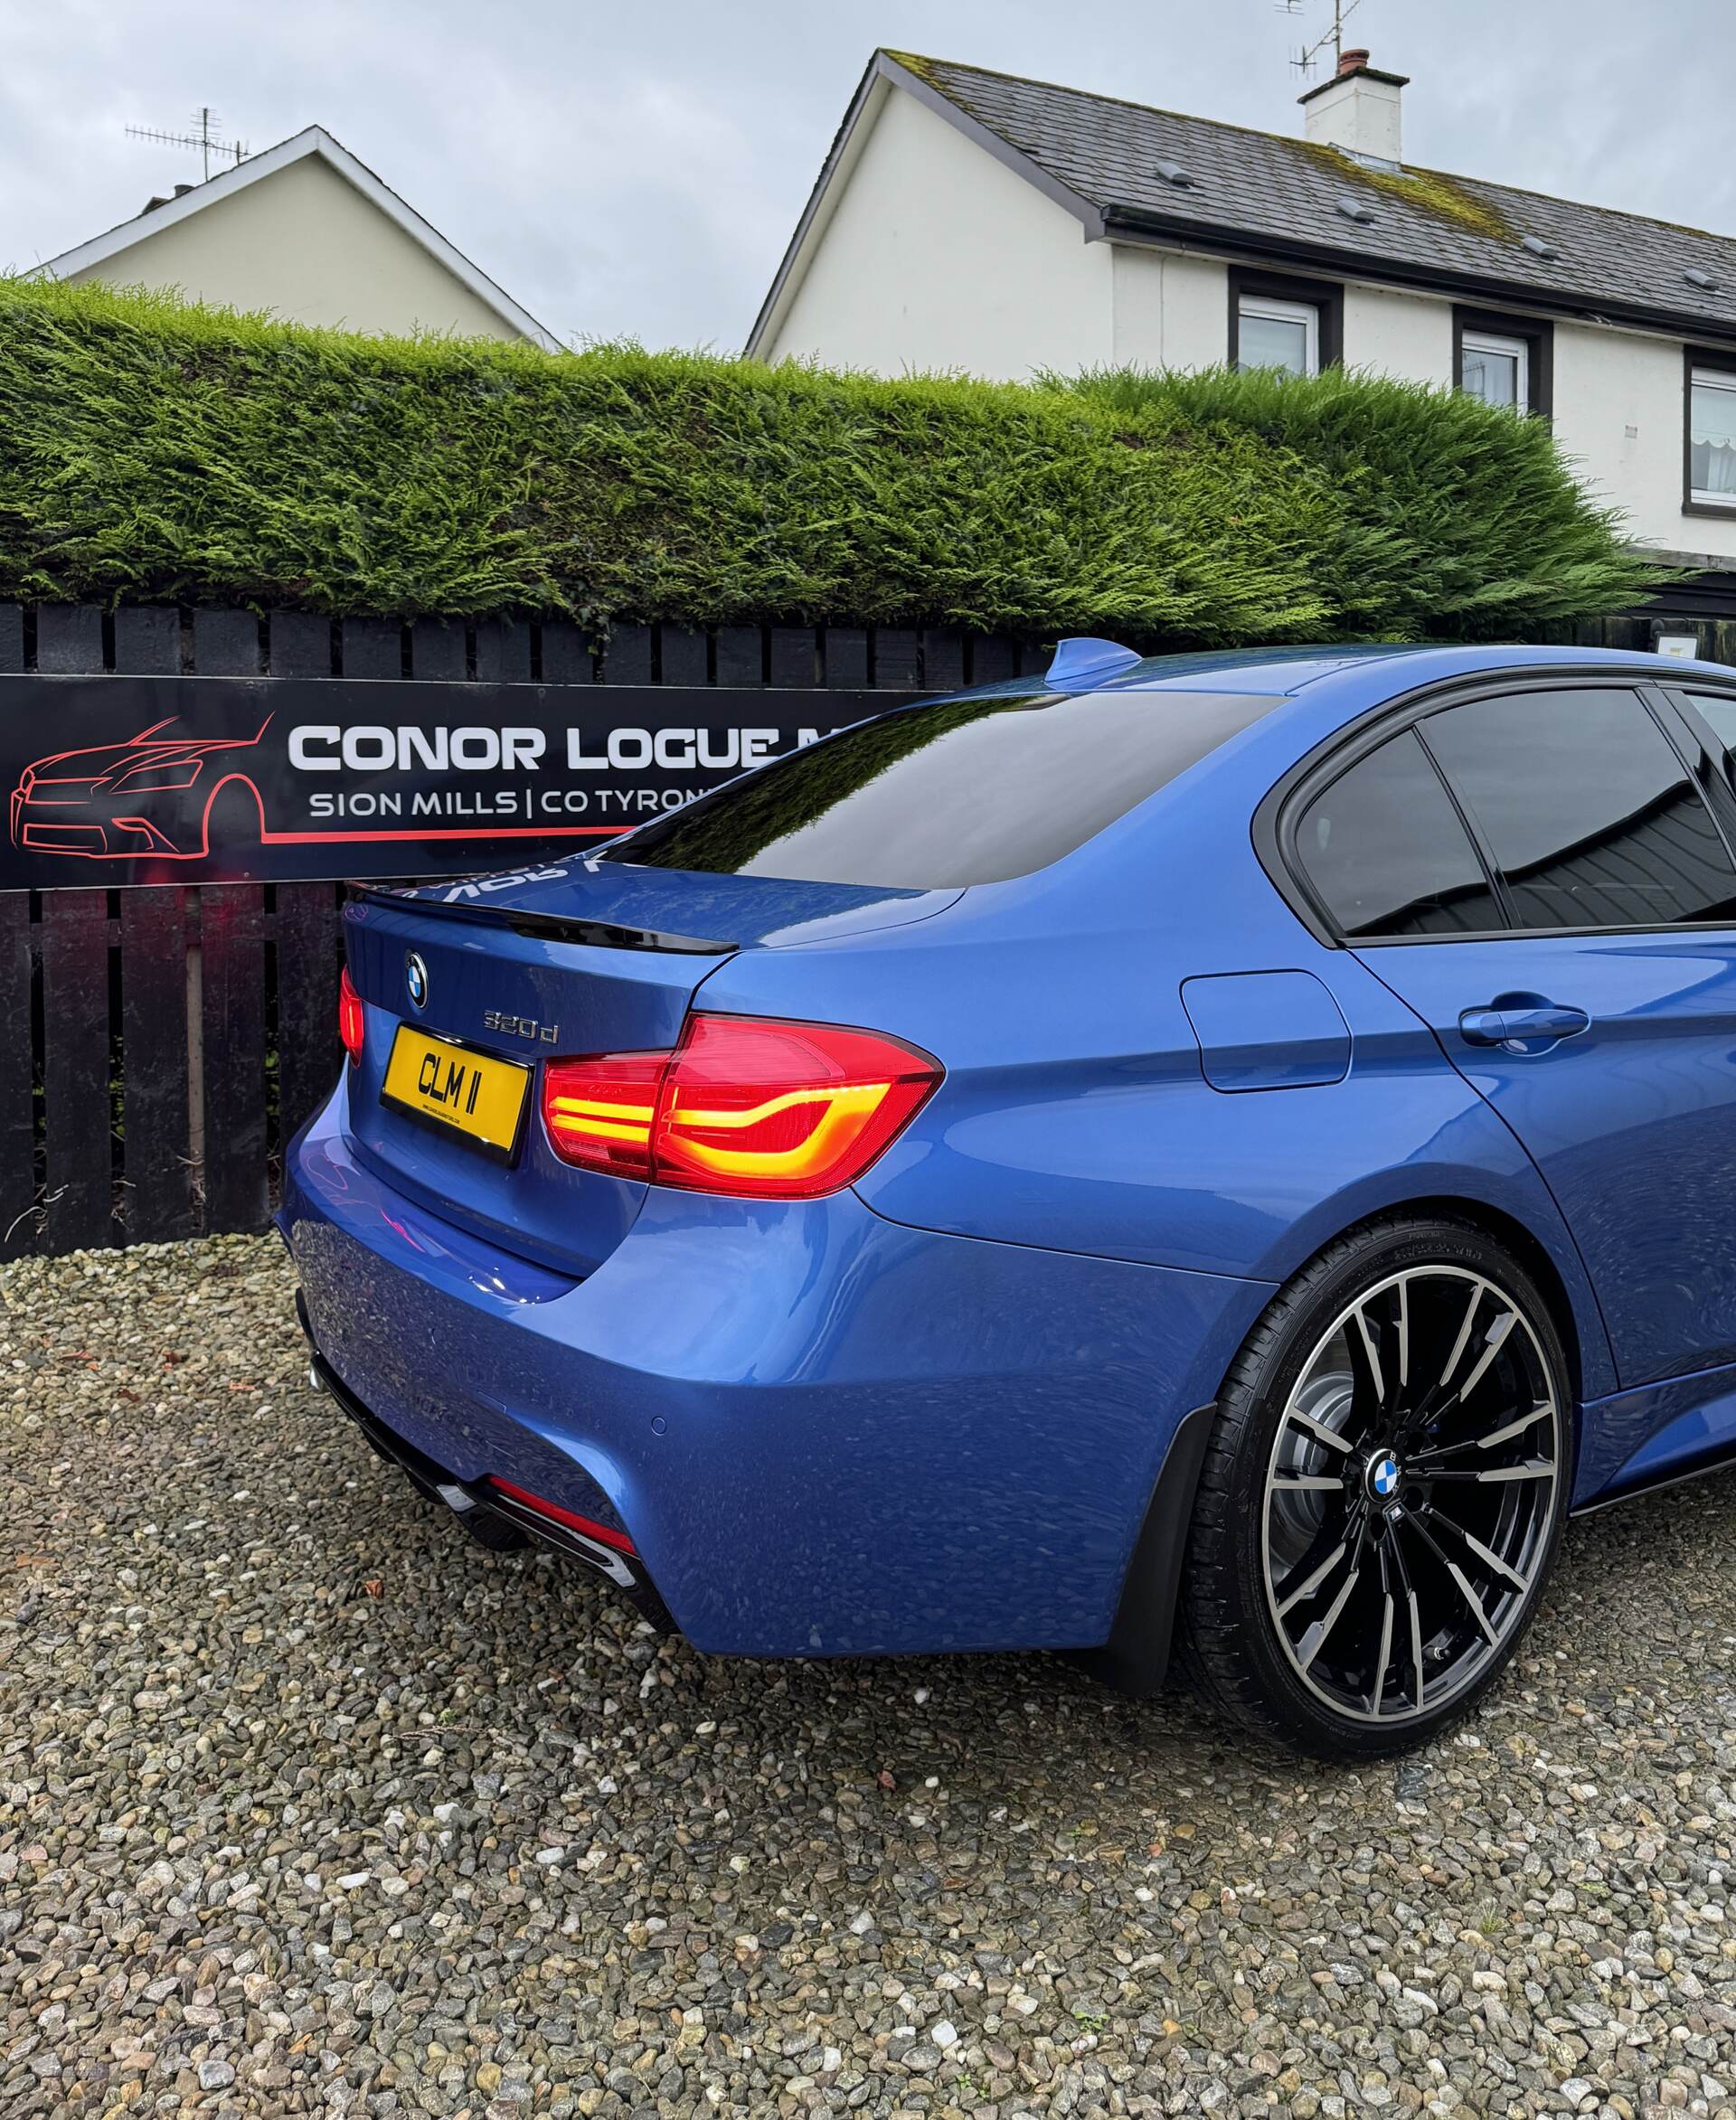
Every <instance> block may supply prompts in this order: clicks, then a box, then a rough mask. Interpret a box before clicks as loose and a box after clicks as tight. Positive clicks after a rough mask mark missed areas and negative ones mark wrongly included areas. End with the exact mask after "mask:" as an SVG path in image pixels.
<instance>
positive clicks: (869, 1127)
mask: <svg viewBox="0 0 1736 2120" xmlns="http://www.w3.org/2000/svg"><path fill="white" fill-rule="evenodd" d="M940 1074H941V1069H940V1065H939V1061H937V1060H934V1059H933V1058H932V1057H931V1056H930V1055H929V1054H928V1053H926V1052H922V1051H919V1050H918V1049H917V1048H916V1047H915V1046H911V1045H906V1044H904V1043H902V1042H901V1041H900V1040H898V1039H896V1038H887V1037H884V1036H882V1034H881V1033H880V1032H874V1031H856V1030H848V1029H843V1028H840V1027H839V1026H837V1025H835V1024H831V1023H790V1022H773V1021H770V1020H769V1019H766V1018H761V1017H756V1016H708V1015H696V1016H692V1017H690V1018H689V1019H688V1022H687V1027H686V1030H685V1031H684V1033H683V1035H682V1041H681V1043H680V1045H679V1046H678V1047H677V1048H676V1050H675V1051H674V1052H673V1053H615V1054H610V1055H608V1056H605V1057H601V1058H598V1059H594V1060H551V1061H549V1062H548V1063H547V1064H546V1066H545V1067H544V1069H543V1073H542V1117H543V1123H544V1125H545V1126H546V1127H547V1129H548V1135H549V1140H550V1142H551V1144H552V1146H553V1148H554V1152H555V1154H557V1155H559V1156H561V1157H562V1158H563V1159H564V1160H565V1161H566V1162H568V1163H572V1164H580V1165H582V1166H583V1167H585V1168H588V1169H591V1170H601V1171H609V1172H610V1173H613V1174H614V1175H616V1176H618V1177H635V1178H646V1179H649V1180H651V1181H652V1182H654V1183H656V1184H659V1185H674V1186H679V1187H681V1188H683V1189H684V1190H686V1191H688V1192H727V1193H738V1194H741V1195H744V1196H746V1197H749V1198H752V1199H760V1200H765V1199H772V1200H812V1199H817V1198H818V1197H819V1196H820V1195H821V1194H823V1193H826V1192H837V1191H838V1190H839V1189H840V1188H841V1187H843V1186H844V1185H848V1184H852V1183H854V1181H855V1180H856V1179H857V1178H859V1177H860V1176H861V1175H862V1173H863V1172H864V1171H865V1170H866V1169H867V1168H868V1166H869V1165H870V1164H872V1163H873V1161H874V1160H875V1158H876V1157H877V1156H879V1155H880V1154H882V1151H883V1150H885V1149H886V1148H887V1147H888V1146H889V1145H891V1143H892V1141H893V1140H894V1139H895V1138H896V1136H897V1135H899V1134H900V1133H901V1131H902V1130H903V1128H904V1127H905V1126H907V1125H908V1124H909V1123H910V1120H911V1118H913V1117H915V1115H916V1113H917V1111H918V1110H919V1109H920V1107H921V1106H922V1105H923V1104H924V1103H925V1102H926V1100H927V1099H928V1098H929V1096H930V1095H931V1093H932V1092H933V1090H934V1088H935V1086H936V1085H937V1083H939V1079H940Z"/></svg>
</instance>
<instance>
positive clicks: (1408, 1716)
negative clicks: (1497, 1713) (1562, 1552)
mask: <svg viewBox="0 0 1736 2120" xmlns="http://www.w3.org/2000/svg"><path fill="white" fill-rule="evenodd" d="M1560 1476H1561V1409H1560V1408H1559V1406H1558V1405H1557V1403H1556V1395H1555V1392H1554V1390H1553V1389H1552V1383H1551V1378H1550V1370H1549V1365H1548V1363H1547V1362H1545V1360H1544V1358H1543V1349H1542V1346H1541V1343H1540V1342H1539V1338H1538V1334H1537V1333H1536V1331H1535V1330H1534V1328H1533V1324H1532V1323H1531V1321H1530V1319H1529V1318H1528V1317H1527V1316H1526V1315H1525V1314H1524V1309H1523V1308H1522V1307H1521V1305H1519V1303H1518V1302H1517V1301H1516V1300H1515V1299H1514V1297H1513V1296H1510V1295H1509V1294H1507V1293H1506V1291H1505V1289H1503V1288H1501V1287H1499V1286H1497V1285H1496V1284H1495V1282H1494V1281H1492V1280H1490V1279H1489V1278H1487V1277H1486V1276H1484V1275H1480V1274H1477V1273H1474V1272H1472V1271H1470V1270H1469V1269H1468V1268H1466V1267H1454V1266H1448V1265H1445V1264H1439V1265H1428V1266H1420V1267H1411V1268H1408V1269H1406V1270H1405V1271H1403V1272H1401V1273H1396V1274H1392V1275H1390V1276H1388V1277H1386V1278H1384V1279H1382V1280H1380V1281H1378V1282H1376V1283H1374V1284H1373V1286H1371V1287H1369V1288H1368V1289H1367V1290H1365V1291H1364V1292H1363V1294H1361V1295H1360V1296H1357V1297H1356V1298H1355V1300H1354V1302H1352V1303H1351V1304H1349V1305H1347V1306H1346V1307H1345V1308H1344V1310H1343V1311H1342V1312H1341V1313H1340V1314H1339V1315H1338V1316H1337V1317H1336V1318H1335V1321H1334V1322H1333V1324H1332V1325H1331V1326H1330V1327H1329V1328H1328V1330H1327V1331H1326V1333H1324V1334H1323V1335H1322V1336H1321V1338H1320V1339H1319V1341H1318V1342H1317V1343H1316V1346H1315V1348H1314V1350H1313V1352H1311V1354H1310V1355H1309V1357H1308V1359H1307V1362H1305V1363H1304V1365H1303V1367H1302V1370H1301V1372H1300V1374H1299V1376H1298V1378H1297V1383H1296V1385H1295V1387H1294V1388H1293V1390H1291V1391H1290V1394H1289V1396H1288V1399H1287V1400H1286V1402H1285V1406H1284V1409H1283V1412H1282V1414H1281V1415H1280V1417H1279V1419H1278V1428H1277V1432H1276V1435H1275V1437H1274V1439H1273V1443H1272V1447H1271V1454H1270V1458H1269V1464H1268V1467H1267V1475H1266V1484H1265V1494H1264V1502H1263V1517H1262V1524H1261V1548H1262V1555H1263V1561H1264V1572H1265V1588H1266V1600H1267V1606H1268V1610H1269V1613H1270V1616H1271V1620H1272V1624H1273V1626H1274V1628H1275V1629H1276V1632H1277V1636H1278V1644H1279V1645H1280V1647H1281V1648H1282V1651H1283V1654H1284V1655H1285V1657H1286V1658H1287V1660H1288V1663H1289V1665H1290V1667H1291V1669H1292V1671H1293V1672H1295V1674H1296V1675H1297V1677H1298V1678H1299V1679H1300V1680H1301V1682H1302V1683H1303V1684H1304V1685H1305V1686H1307V1688H1308V1690H1309V1691H1311V1692H1312V1693H1314V1694H1315V1695H1316V1697H1317V1698H1318V1699H1320V1700H1321V1701H1324V1702H1325V1703H1326V1706H1327V1707H1328V1708H1329V1709H1331V1710H1333V1711H1334V1712H1335V1713H1336V1714H1338V1715H1341V1716H1344V1717H1348V1718H1350V1719H1352V1720H1355V1721H1359V1722H1371V1723H1380V1724H1382V1725H1386V1726H1392V1725H1396V1724H1399V1723H1402V1722H1405V1721H1414V1720H1418V1719H1419V1718H1420V1717H1423V1716H1425V1715H1431V1714H1433V1713H1434V1712H1435V1711H1436V1710H1439V1709H1440V1708H1442V1707H1444V1706H1445V1705H1446V1704H1447V1703H1448V1701H1451V1700H1453V1699H1454V1698H1455V1697H1456V1696H1458V1694H1460V1693H1462V1692H1464V1691H1466V1690H1467V1688H1468V1687H1470V1686H1473V1685H1474V1684H1475V1683H1476V1682H1477V1677H1478V1675H1479V1673H1480V1672H1484V1671H1485V1670H1486V1669H1487V1667H1488V1665H1489V1663H1490V1661H1491V1659H1494V1658H1498V1656H1499V1655H1500V1654H1501V1653H1502V1650H1503V1649H1504V1647H1505V1644H1506V1643H1507V1642H1508V1641H1509V1640H1510V1639H1511V1637H1512V1636H1513V1635H1514V1633H1515V1632H1516V1631H1517V1629H1518V1627H1519V1626H1520V1625H1522V1624H1523V1621H1524V1616H1525V1614H1526V1612H1527V1609H1528V1607H1529V1606H1530V1603H1531V1593H1532V1590H1533V1587H1534V1585H1535V1582H1536V1578H1537V1575H1538V1573H1539V1571H1540V1570H1541V1569H1542V1567H1543V1563H1544V1561H1545V1559H1546V1558H1547V1555H1548V1551H1549V1544H1550V1533H1551V1529H1552V1522H1553V1519H1554V1513H1555V1509H1556V1505H1557V1495H1556V1488H1557V1485H1558V1483H1559V1480H1560Z"/></svg>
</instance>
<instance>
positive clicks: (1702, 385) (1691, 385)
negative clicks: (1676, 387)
mask: <svg viewBox="0 0 1736 2120" xmlns="http://www.w3.org/2000/svg"><path fill="white" fill-rule="evenodd" d="M1697 390H1713V391H1725V392H1727V393H1728V395H1730V396H1731V397H1732V398H1736V369H1730V368H1690V369H1689V371H1688V401H1687V403H1686V404H1685V405H1684V407H1683V414H1684V418H1685V419H1686V421H1687V429H1688V462H1689V464H1690V465H1692V464H1693V462H1694V391H1697ZM1688 498H1689V500H1690V501H1691V502H1692V503H1693V504H1694V506H1695V507H1696V508H1716V509H1718V510H1719V511H1720V512H1721V513H1728V514H1736V494H1715V493H1712V492H1709V491H1708V490H1707V489H1706V488H1704V487H1703V486H1697V485H1690V486H1689V487H1688Z"/></svg>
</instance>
